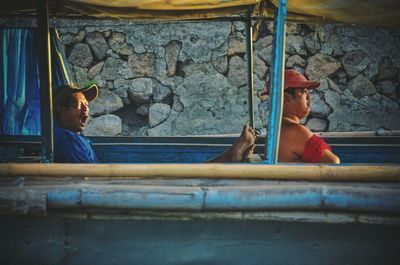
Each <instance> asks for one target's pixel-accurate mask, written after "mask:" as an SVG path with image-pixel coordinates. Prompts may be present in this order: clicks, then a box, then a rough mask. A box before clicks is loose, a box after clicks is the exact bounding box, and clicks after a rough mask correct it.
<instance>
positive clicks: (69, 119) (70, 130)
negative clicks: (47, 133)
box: [54, 85, 99, 163]
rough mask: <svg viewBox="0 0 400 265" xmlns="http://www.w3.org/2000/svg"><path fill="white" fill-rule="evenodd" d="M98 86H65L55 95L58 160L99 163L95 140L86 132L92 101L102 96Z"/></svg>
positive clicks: (55, 147)
mask: <svg viewBox="0 0 400 265" xmlns="http://www.w3.org/2000/svg"><path fill="white" fill-rule="evenodd" d="M98 92H99V89H98V87H97V86H96V85H91V86H89V87H86V88H77V87H75V86H73V85H65V86H63V87H62V88H60V89H59V90H58V92H57V94H56V96H55V97H54V112H55V116H56V124H55V126H54V162H56V163H98V162H99V161H98V159H97V157H96V155H95V153H94V151H93V149H92V146H91V141H90V140H89V139H88V138H86V137H85V136H83V134H82V132H83V129H84V128H85V126H86V124H87V121H88V119H89V102H90V101H92V100H94V99H95V98H96V97H97V95H98Z"/></svg>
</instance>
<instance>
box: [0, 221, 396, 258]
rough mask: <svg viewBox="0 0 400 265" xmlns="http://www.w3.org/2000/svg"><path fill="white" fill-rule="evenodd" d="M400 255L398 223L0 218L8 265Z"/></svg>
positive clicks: (1, 249)
mask: <svg viewBox="0 0 400 265" xmlns="http://www.w3.org/2000/svg"><path fill="white" fill-rule="evenodd" d="M399 260H400V227H397V226H377V225H337V224H318V223H312V224H305V223H288V222H270V221H232V220H229V221H228V220H214V221H205V220H190V221H172V220H171V221H156V220H147V221H140V220H136V221H134V220H130V221H115V220H114V221H110V220H108V221H105V220H76V219H56V218H54V219H50V218H49V219H46V220H43V219H34V218H26V219H25V218H18V219H15V218H2V219H0V263H1V264H8V265H13V264H43V265H46V264H68V265H74V264H97V265H102V264H108V265H110V264H143V265H144V264H164V265H169V264H232V265H233V264H276V265H279V264H290V265H296V264H308V265H314V264H315V265H320V264H325V265H329V264H348V265H357V264H360V265H361V264H362V265H367V264H374V265H376V264H385V265H392V264H393V265H397V264H398V261H399Z"/></svg>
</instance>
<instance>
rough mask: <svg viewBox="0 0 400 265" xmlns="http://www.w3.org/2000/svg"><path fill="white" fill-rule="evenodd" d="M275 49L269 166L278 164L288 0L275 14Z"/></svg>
mask: <svg viewBox="0 0 400 265" xmlns="http://www.w3.org/2000/svg"><path fill="white" fill-rule="evenodd" d="M274 31H275V34H274V49H273V55H272V56H273V60H272V64H273V65H272V73H271V89H270V98H271V99H270V106H269V107H270V108H269V124H268V135H267V141H266V145H267V148H266V154H265V157H266V161H265V163H267V164H276V163H277V162H278V151H279V136H280V131H281V123H282V105H283V97H282V96H283V84H284V72H285V39H286V38H285V37H286V0H280V1H279V6H278V8H277V9H276V12H275V23H274Z"/></svg>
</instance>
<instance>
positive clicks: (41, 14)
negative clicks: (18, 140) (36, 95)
mask: <svg viewBox="0 0 400 265" xmlns="http://www.w3.org/2000/svg"><path fill="white" fill-rule="evenodd" d="M36 4H37V12H36V13H37V18H36V19H37V26H38V36H39V37H38V49H39V79H40V118H41V138H42V162H45V163H51V162H53V153H54V140H53V100H52V87H51V84H52V77H51V59H50V58H51V53H50V29H49V6H48V0H37V2H36Z"/></svg>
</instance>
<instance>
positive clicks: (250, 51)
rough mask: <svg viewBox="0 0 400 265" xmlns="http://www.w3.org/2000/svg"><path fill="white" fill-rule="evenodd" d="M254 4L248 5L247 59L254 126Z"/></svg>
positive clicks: (249, 99)
mask: <svg viewBox="0 0 400 265" xmlns="http://www.w3.org/2000/svg"><path fill="white" fill-rule="evenodd" d="M251 14H252V6H249V7H248V10H247V19H246V60H247V87H248V103H249V120H250V121H249V122H250V126H251V127H252V128H254V86H253V72H254V71H253V69H254V66H253V28H252V26H251Z"/></svg>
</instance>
